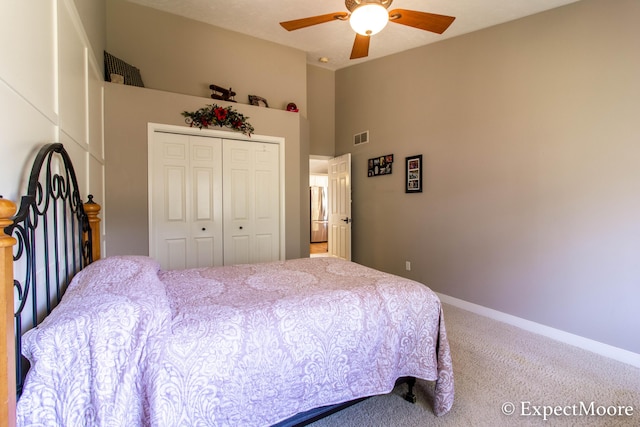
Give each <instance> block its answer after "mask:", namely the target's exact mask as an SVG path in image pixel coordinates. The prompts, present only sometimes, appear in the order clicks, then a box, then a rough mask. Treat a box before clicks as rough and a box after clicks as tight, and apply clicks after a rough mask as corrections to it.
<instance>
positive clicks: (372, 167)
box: [367, 154, 393, 177]
mask: <svg viewBox="0 0 640 427" xmlns="http://www.w3.org/2000/svg"><path fill="white" fill-rule="evenodd" d="M392 164H393V154H387V155H385V156H380V157H374V158H373V159H369V161H368V162H367V176H369V177H372V176H379V175H389V174H390V173H391V165H392Z"/></svg>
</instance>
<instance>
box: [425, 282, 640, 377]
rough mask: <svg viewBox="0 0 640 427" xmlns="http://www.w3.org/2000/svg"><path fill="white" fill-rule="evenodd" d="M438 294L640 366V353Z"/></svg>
mask: <svg viewBox="0 0 640 427" xmlns="http://www.w3.org/2000/svg"><path fill="white" fill-rule="evenodd" d="M436 294H437V295H438V297H440V300H441V301H442V302H443V303H445V304H451V305H453V306H455V307H458V308H462V309H463V310H467V311H470V312H472V313H476V314H479V315H481V316H485V317H489V318H491V319H495V320H498V321H500V322H504V323H508V324H510V325H513V326H516V327H518V328H521V329H524V330H526V331H529V332H533V333H536V334H539V335H543V336H546V337H549V338H552V339H554V340H557V341H561V342H564V343H567V344H570V345H573V346H576V347H579V348H582V349H585V350H588V351H591V352H593V353H597V354H600V355H602V356H605V357H608V358H610V359H614V360H617V361H620V362H623V363H627V364H629V365H631V366H635V367H638V368H640V354H638V353H633V352H631V351H628V350H624V349H622V348H618V347H614V346H611V345H609V344H604V343H601V342H599V341H594V340H592V339H589V338H585V337H581V336H579V335H575V334H571V333H569V332H565V331H561V330H560V329H555V328H551V327H549V326H545V325H542V324H540V323H536V322H532V321H530V320H526V319H523V318H521V317H516V316H512V315H511V314H507V313H503V312H501V311H497V310H494V309H492V308H487V307H484V306H481V305H478V304H474V303H471V302H467V301H464V300H461V299H458V298H454V297H450V296H448V295H444V294H441V293H437V292H436Z"/></svg>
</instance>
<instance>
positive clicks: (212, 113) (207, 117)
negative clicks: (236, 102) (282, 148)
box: [182, 104, 255, 136]
mask: <svg viewBox="0 0 640 427" xmlns="http://www.w3.org/2000/svg"><path fill="white" fill-rule="evenodd" d="M182 115H183V116H184V117H186V118H185V120H184V121H185V122H186V123H187V124H188V125H189V126H191V127H193V126H197V127H198V128H200V129H202V128H208V127H209V126H220V127H227V128H229V129H232V130H235V131H239V132H242V133H243V134H245V135H248V136H251V134H252V133H253V131H254V130H255V129H254V128H253V126H251V124H250V123H249V122H248V121H247V119H248V117H245V116H244V115H243V114H241V113H238V112H237V111H235V110H234V109H233V107H231V106H228V107H220V106H218V105H216V104H211V105H207V106H205V107H202V108H200V109H199V110H197V111H193V112H189V111H183V112H182Z"/></svg>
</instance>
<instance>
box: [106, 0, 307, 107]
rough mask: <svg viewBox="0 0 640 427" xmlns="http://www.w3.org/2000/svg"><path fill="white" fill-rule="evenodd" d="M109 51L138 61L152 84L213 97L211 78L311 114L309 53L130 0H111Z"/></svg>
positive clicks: (241, 96)
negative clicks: (130, 0) (210, 87)
mask: <svg viewBox="0 0 640 427" xmlns="http://www.w3.org/2000/svg"><path fill="white" fill-rule="evenodd" d="M107 51H108V52H110V53H112V54H113V55H115V56H117V57H119V58H121V59H123V60H125V61H127V62H129V63H130V64H132V65H134V66H136V67H138V68H139V69H140V72H141V74H142V79H143V81H144V84H145V86H146V87H149V88H153V89H160V90H164V91H168V92H175V93H182V94H187V95H193V96H201V97H209V96H210V95H211V91H210V90H209V85H210V84H216V85H218V86H222V87H225V88H228V87H231V88H233V90H234V91H235V92H236V93H237V95H236V97H235V99H236V101H237V102H238V103H243V104H248V103H249V100H248V95H250V94H251V95H258V96H261V97H263V98H265V99H267V101H268V103H269V107H271V108H277V109H281V110H284V109H285V107H286V105H287V103H289V102H295V103H296V105H297V106H298V107H299V109H300V114H301V115H302V116H304V117H307V92H306V90H307V88H306V84H307V83H306V72H307V71H306V55H305V53H304V52H302V51H300V50H297V49H292V48H287V47H285V46H282V45H278V44H275V43H271V42H267V41H264V40H260V39H257V38H254V37H249V36H246V35H243V34H240V33H236V32H233V31H227V30H224V29H221V28H218V27H214V26H211V25H207V24H204V23H202V22H199V21H194V20H191V19H187V18H182V17H180V16H176V15H171V14H168V13H165V12H161V11H158V10H155V9H151V8H147V7H144V6H140V5H137V4H134V3H130V2H127V1H124V0H109V1H108V2H107Z"/></svg>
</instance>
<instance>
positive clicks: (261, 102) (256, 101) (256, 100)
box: [249, 95, 269, 108]
mask: <svg viewBox="0 0 640 427" xmlns="http://www.w3.org/2000/svg"><path fill="white" fill-rule="evenodd" d="M249 104H251V105H257V106H258V107H266V108H269V103H267V100H266V99H264V98H263V97H261V96H257V95H249Z"/></svg>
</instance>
